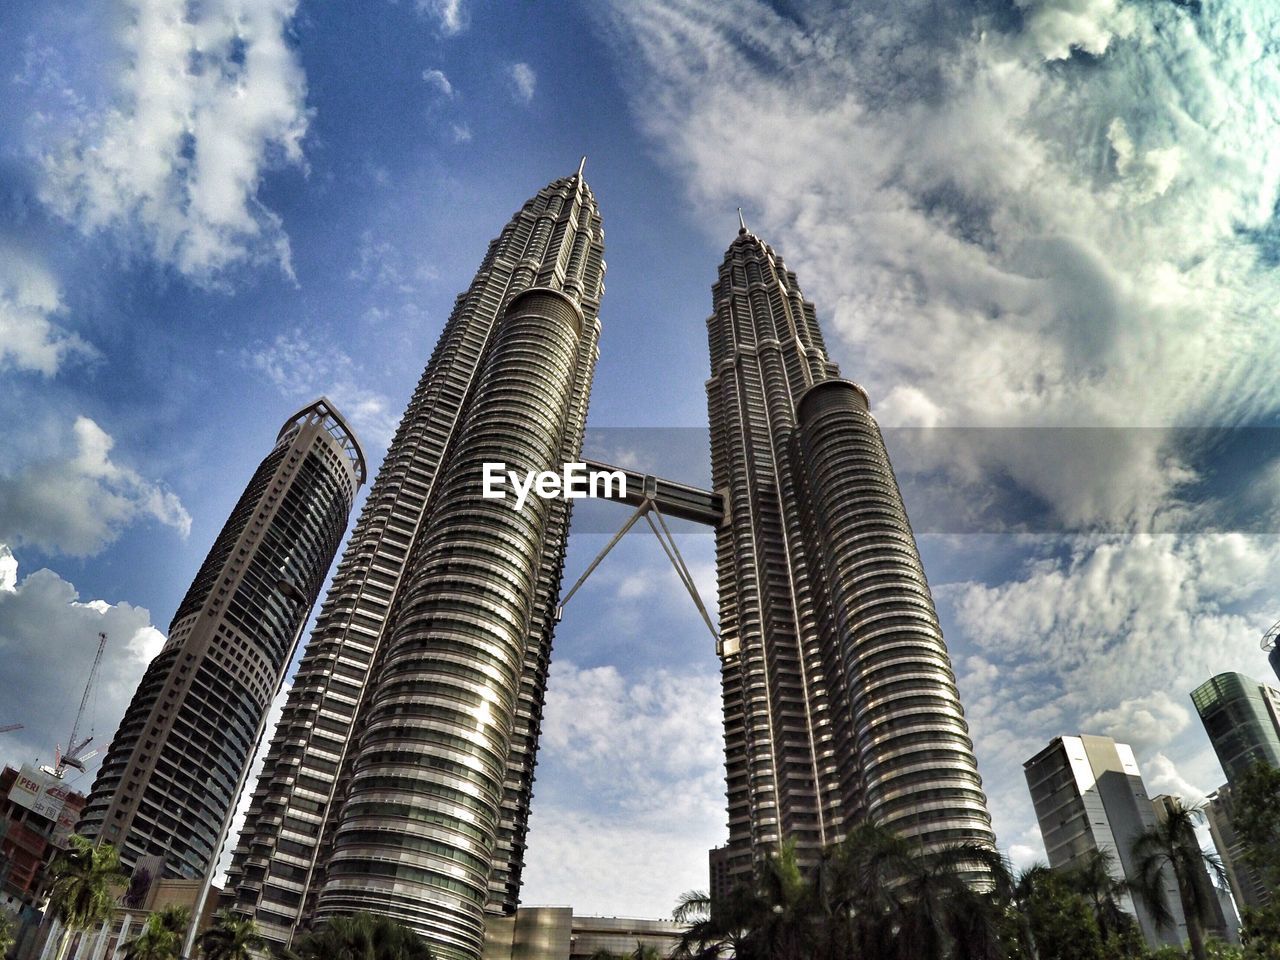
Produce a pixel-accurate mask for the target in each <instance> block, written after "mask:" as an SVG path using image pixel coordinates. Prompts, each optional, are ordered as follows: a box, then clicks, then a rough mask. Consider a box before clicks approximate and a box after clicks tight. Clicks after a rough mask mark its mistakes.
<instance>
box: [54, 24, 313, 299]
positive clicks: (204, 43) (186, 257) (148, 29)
mask: <svg viewBox="0 0 1280 960" xmlns="http://www.w3.org/2000/svg"><path fill="white" fill-rule="evenodd" d="M120 2H121V6H122V13H123V16H122V17H121V22H122V23H123V24H125V26H124V27H123V29H122V33H121V36H120V41H121V44H122V47H123V49H124V55H123V57H122V61H121V64H120V67H119V73H118V76H117V77H116V78H115V83H116V87H117V91H116V93H117V95H116V97H115V100H114V104H113V106H111V107H110V108H109V109H107V110H106V111H105V112H103V113H101V114H99V115H86V116H82V117H81V118H80V119H79V121H78V123H77V125H76V127H75V128H74V130H73V132H72V135H71V137H70V138H69V139H68V140H66V141H65V142H59V143H53V144H48V145H46V148H45V150H44V157H43V160H44V172H45V182H44V185H43V188H42V191H41V195H42V198H43V199H44V201H45V202H46V203H47V204H49V205H50V206H51V207H52V208H53V209H54V210H55V211H57V212H58V213H59V214H60V215H61V216H63V217H65V218H67V219H68V220H71V221H72V222H74V223H75V224H76V225H77V226H78V227H79V228H80V229H81V230H83V231H85V232H86V233H92V232H96V231H98V230H103V229H108V228H114V229H119V228H124V229H126V230H130V231H131V230H137V231H138V232H139V235H140V237H141V240H142V243H143V245H144V247H145V248H146V249H148V250H149V251H150V253H151V254H152V255H154V256H155V257H156V258H157V259H158V260H160V261H161V262H164V263H167V264H172V265H173V266H174V267H175V268H176V269H178V270H179V271H181V272H182V273H183V274H185V275H186V276H188V277H191V278H193V279H195V280H196V281H198V282H202V283H212V282H215V281H216V279H217V277H218V275H219V274H221V273H222V272H224V271H225V270H226V269H227V268H229V267H233V266H235V265H237V264H242V263H246V262H251V263H256V262H264V261H274V262H275V263H277V264H278V265H279V266H280V268H281V269H282V270H283V271H284V272H285V273H286V274H290V275H291V274H292V266H291V262H290V251H289V241H288V237H287V236H286V235H285V232H284V229H283V227H282V225H281V222H280V218H279V216H277V215H276V214H275V213H273V212H272V211H270V210H268V209H267V208H266V207H265V206H263V205H262V203H261V201H260V200H259V199H258V190H259V187H260V185H261V182H262V178H263V176H264V174H265V173H266V171H267V170H268V169H270V168H271V167H273V166H277V165H279V164H281V163H285V164H293V165H300V164H301V163H302V138H303V135H304V133H305V132H306V128H307V110H306V79H305V77H304V75H303V71H302V68H301V65H300V63H299V61H298V58H297V56H296V54H295V52H294V50H293V49H292V47H291V45H290V42H289V40H288V39H287V37H286V30H287V27H288V24H289V22H290V20H291V19H292V18H293V14H294V11H295V8H296V6H297V0H218V2H215V3H203V4H196V5H191V4H189V3H187V2H186V0H120Z"/></svg>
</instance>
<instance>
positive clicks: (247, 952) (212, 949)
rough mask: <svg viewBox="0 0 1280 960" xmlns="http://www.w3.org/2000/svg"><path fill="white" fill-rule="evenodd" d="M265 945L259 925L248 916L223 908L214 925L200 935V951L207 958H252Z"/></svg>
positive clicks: (245, 959)
mask: <svg viewBox="0 0 1280 960" xmlns="http://www.w3.org/2000/svg"><path fill="white" fill-rule="evenodd" d="M262 945H263V940H262V937H261V936H260V935H259V934H258V925H257V924H256V923H254V922H253V921H252V920H251V919H249V918H248V917H241V916H237V915H236V914H234V913H232V912H230V911H229V910H223V911H222V912H221V913H219V914H218V916H217V918H216V919H215V920H214V921H213V926H212V927H210V928H209V929H208V930H206V931H205V932H204V933H202V934H201V935H200V952H201V954H203V955H204V958H205V960H250V958H251V957H252V956H253V951H254V950H256V949H258V948H259V947H261V946H262Z"/></svg>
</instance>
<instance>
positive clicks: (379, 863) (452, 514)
mask: <svg viewBox="0 0 1280 960" xmlns="http://www.w3.org/2000/svg"><path fill="white" fill-rule="evenodd" d="M582 325H583V322H582V316H581V312H580V311H579V309H578V307H577V305H576V304H575V303H574V301H573V300H572V299H570V298H569V297H567V296H566V295H565V294H563V293H559V292H557V291H552V290H547V289H541V288H535V289H533V290H528V291H525V292H524V293H522V294H521V295H520V296H518V297H517V298H516V299H515V300H513V301H512V303H511V305H510V307H509V308H508V309H507V312H506V316H505V318H504V319H503V320H502V322H501V323H500V324H499V325H498V329H497V332H496V333H495V335H494V344H493V347H492V350H491V353H490V356H489V358H488V360H487V361H486V363H485V365H484V371H483V373H482V375H481V378H480V382H479V385H478V387H477V390H476V395H475V398H474V400H473V401H472V403H471V405H470V408H469V410H468V413H467V420H466V424H465V425H464V427H463V428H462V431H461V434H460V436H459V438H458V443H457V445H456V446H455V448H454V449H453V451H451V453H450V457H449V461H448V466H447V469H446V471H445V475H444V478H443V482H442V486H441V490H440V497H439V500H438V506H437V507H436V509H434V510H433V511H432V512H431V517H430V520H429V524H428V526H427V528H426V529H425V532H424V535H423V539H422V544H421V547H420V548H419V550H418V551H417V553H416V559H415V563H414V568H413V570H412V572H411V573H410V574H409V576H408V578H407V580H406V583H405V586H404V587H403V590H402V594H401V598H400V601H399V613H398V616H397V617H396V619H395V621H394V624H393V626H392V627H391V631H390V635H389V637H388V639H387V640H386V641H385V642H386V644H387V649H386V652H385V656H384V663H383V666H382V668H381V670H380V671H379V673H378V676H377V679H376V682H375V685H374V687H373V689H372V691H371V694H370V698H369V706H368V709H367V715H366V717H365V720H364V722H363V725H362V731H361V736H360V752H359V755H358V757H357V759H356V761H355V764H354V767H353V778H352V782H351V788H350V791H349V793H348V794H347V798H346V804H345V807H344V809H343V812H342V815H341V818H340V820H339V825H338V828H337V831H336V834H335V839H334V844H333V851H332V854H331V855H330V857H329V861H328V868H327V871H326V882H325V886H324V889H323V890H322V891H321V894H320V899H319V905H318V910H317V913H318V917H319V918H321V919H322V918H323V917H324V916H326V915H328V914H330V913H350V912H353V911H359V910H375V911H377V912H380V913H389V914H391V915H392V916H395V917H396V918H398V919H400V920H402V921H404V922H407V923H410V924H412V925H413V926H416V927H419V928H426V929H429V930H431V931H432V940H433V947H434V948H435V950H436V952H437V953H440V954H441V955H444V956H449V955H451V954H453V953H454V952H455V951H456V955H458V956H474V955H477V954H479V953H480V951H481V949H482V947H483V944H484V907H485V904H486V902H487V901H488V899H489V866H490V860H491V859H492V857H493V855H494V853H495V845H496V841H497V838H498V833H499V830H500V829H501V826H502V823H501V821H502V815H503V810H502V807H503V799H504V793H505V790H506V781H507V759H508V756H509V753H510V749H511V739H512V735H513V729H514V725H515V720H516V714H517V710H518V709H519V707H520V704H519V695H520V687H521V682H522V679H523V676H524V672H525V659H526V658H525V654H526V644H527V640H528V638H529V636H530V633H531V632H534V633H537V634H539V635H541V636H547V637H548V639H549V632H550V631H549V629H544V628H543V627H544V625H543V624H542V623H537V622H536V621H535V617H536V615H537V612H538V611H536V609H535V607H536V600H537V596H538V589H537V588H538V579H539V577H540V574H541V567H542V564H541V559H542V556H543V554H544V552H545V551H546V549H547V540H548V535H549V534H550V535H552V536H553V537H554V539H555V541H556V542H557V543H560V544H563V542H564V541H563V535H564V532H565V531H564V530H563V529H558V530H557V529H555V527H556V526H558V525H557V523H556V518H555V517H553V513H552V509H551V507H552V504H553V502H558V501H551V500H546V499H543V498H542V497H538V496H532V497H529V498H528V499H527V500H526V501H525V504H524V506H523V507H522V508H521V509H519V510H517V509H515V507H514V505H513V503H512V502H511V501H510V500H486V499H481V498H480V496H479V491H480V489H481V483H482V465H483V464H484V463H486V462H490V463H492V462H497V463H505V464H507V466H508V467H509V468H510V469H513V470H520V471H544V470H552V471H558V470H559V468H560V466H561V464H562V463H563V460H561V459H560V457H561V446H562V437H563V435H564V431H565V427H566V424H567V423H568V420H569V415H570V408H571V405H572V397H573V392H574V387H575V380H576V377H575V374H576V367H577V357H578V340H579V337H580V336H581V332H582ZM561 526H562V525H561ZM546 626H547V627H549V624H548V625H546ZM548 653H549V651H548ZM538 699H539V700H541V690H539V691H538ZM513 786H514V787H515V789H516V790H521V789H522V787H521V785H516V784H513Z"/></svg>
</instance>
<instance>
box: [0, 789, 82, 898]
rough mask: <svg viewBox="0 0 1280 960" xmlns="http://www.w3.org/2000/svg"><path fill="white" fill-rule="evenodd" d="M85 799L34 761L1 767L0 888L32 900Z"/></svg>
mask: <svg viewBox="0 0 1280 960" xmlns="http://www.w3.org/2000/svg"><path fill="white" fill-rule="evenodd" d="M84 804H85V797H84V795H83V794H81V793H78V792H76V791H75V790H71V789H70V788H69V787H67V785H66V784H65V783H64V782H63V781H61V780H58V779H57V778H55V777H52V776H49V775H48V774H46V773H44V772H42V771H40V770H37V769H36V768H35V767H33V766H23V767H22V769H20V770H16V769H14V768H13V767H5V768H4V771H3V772H0V892H3V893H4V894H5V895H7V896H9V897H12V898H14V900H15V901H16V902H20V903H24V904H28V905H30V904H32V903H34V901H35V899H36V898H37V895H38V894H39V892H40V889H41V887H42V884H43V880H44V873H45V869H46V868H47V867H48V865H49V863H50V862H51V861H52V860H53V858H54V857H55V856H57V855H58V853H59V852H60V851H62V850H65V849H66V847H67V838H68V837H69V836H70V835H71V832H72V830H73V828H74V827H75V825H76V822H77V821H78V820H79V819H80V811H81V810H83V809H84Z"/></svg>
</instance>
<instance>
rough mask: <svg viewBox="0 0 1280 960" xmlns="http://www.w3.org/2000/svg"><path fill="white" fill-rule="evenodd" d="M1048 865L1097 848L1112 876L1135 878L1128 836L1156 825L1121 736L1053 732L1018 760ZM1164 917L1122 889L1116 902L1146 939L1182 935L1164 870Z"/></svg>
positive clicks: (1163, 940)
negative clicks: (1162, 920) (1167, 914)
mask: <svg viewBox="0 0 1280 960" xmlns="http://www.w3.org/2000/svg"><path fill="white" fill-rule="evenodd" d="M1023 772H1024V773H1025V774H1026V777H1027V787H1028V788H1029V789H1030V791H1031V801H1032V803H1033V804H1034V805H1035V810H1036V819H1037V820H1038V821H1039V823H1040V834H1041V836H1042V837H1043V838H1044V849H1045V852H1046V853H1047V854H1048V855H1049V866H1050V867H1052V868H1053V869H1055V870H1058V869H1063V868H1069V867H1074V866H1076V865H1077V864H1079V863H1080V862H1081V861H1082V859H1083V858H1084V857H1086V856H1087V855H1088V854H1090V853H1092V852H1094V851H1099V852H1102V853H1105V854H1107V855H1108V856H1109V857H1110V858H1111V869H1112V877H1113V879H1115V880H1126V879H1127V880H1137V879H1138V878H1139V874H1138V869H1137V864H1136V862H1135V861H1134V858H1133V849H1132V848H1133V841H1134V839H1135V838H1136V837H1137V836H1138V835H1139V834H1141V833H1143V832H1144V831H1146V830H1150V829H1152V828H1153V827H1155V825H1156V809H1155V807H1154V805H1153V804H1152V802H1151V799H1150V797H1149V796H1148V795H1147V788H1146V785H1145V784H1144V783H1143V780H1142V771H1141V770H1140V769H1139V768H1138V761H1137V760H1136V759H1135V758H1134V755H1133V749H1132V748H1131V747H1130V746H1129V745H1128V744H1127V743H1116V741H1114V740H1112V739H1111V738H1110V737H1093V736H1088V735H1082V736H1078V737H1057V738H1055V739H1054V740H1053V742H1052V743H1050V744H1049V746H1047V747H1045V748H1044V749H1043V750H1041V751H1040V752H1039V753H1037V754H1036V755H1035V756H1034V757H1032V758H1031V759H1030V760H1028V761H1027V762H1026V763H1024V764H1023ZM1164 886H1165V899H1166V901H1167V902H1168V904H1169V909H1170V911H1171V912H1172V913H1173V917H1172V920H1173V922H1172V924H1170V925H1168V926H1165V927H1161V926H1159V925H1158V924H1157V923H1156V920H1155V917H1154V916H1153V915H1152V913H1151V910H1150V909H1149V908H1148V907H1147V905H1146V904H1145V903H1144V902H1143V901H1142V900H1141V899H1140V898H1135V897H1133V896H1131V895H1130V894H1128V893H1125V894H1123V895H1122V896H1121V898H1120V905H1121V906H1122V907H1123V909H1124V910H1125V912H1126V913H1128V914H1129V915H1130V916H1132V917H1134V919H1136V920H1137V922H1138V926H1139V927H1140V928H1141V930H1142V935H1143V937H1144V939H1145V940H1146V941H1147V946H1149V947H1151V948H1152V949H1155V948H1156V947H1159V946H1161V945H1163V944H1168V945H1171V946H1181V945H1182V943H1183V941H1184V940H1185V939H1186V920H1185V919H1184V917H1183V916H1182V906H1181V901H1180V900H1179V898H1178V887H1177V882H1176V881H1175V880H1174V878H1173V877H1172V875H1171V874H1170V872H1169V871H1165V876H1164Z"/></svg>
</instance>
